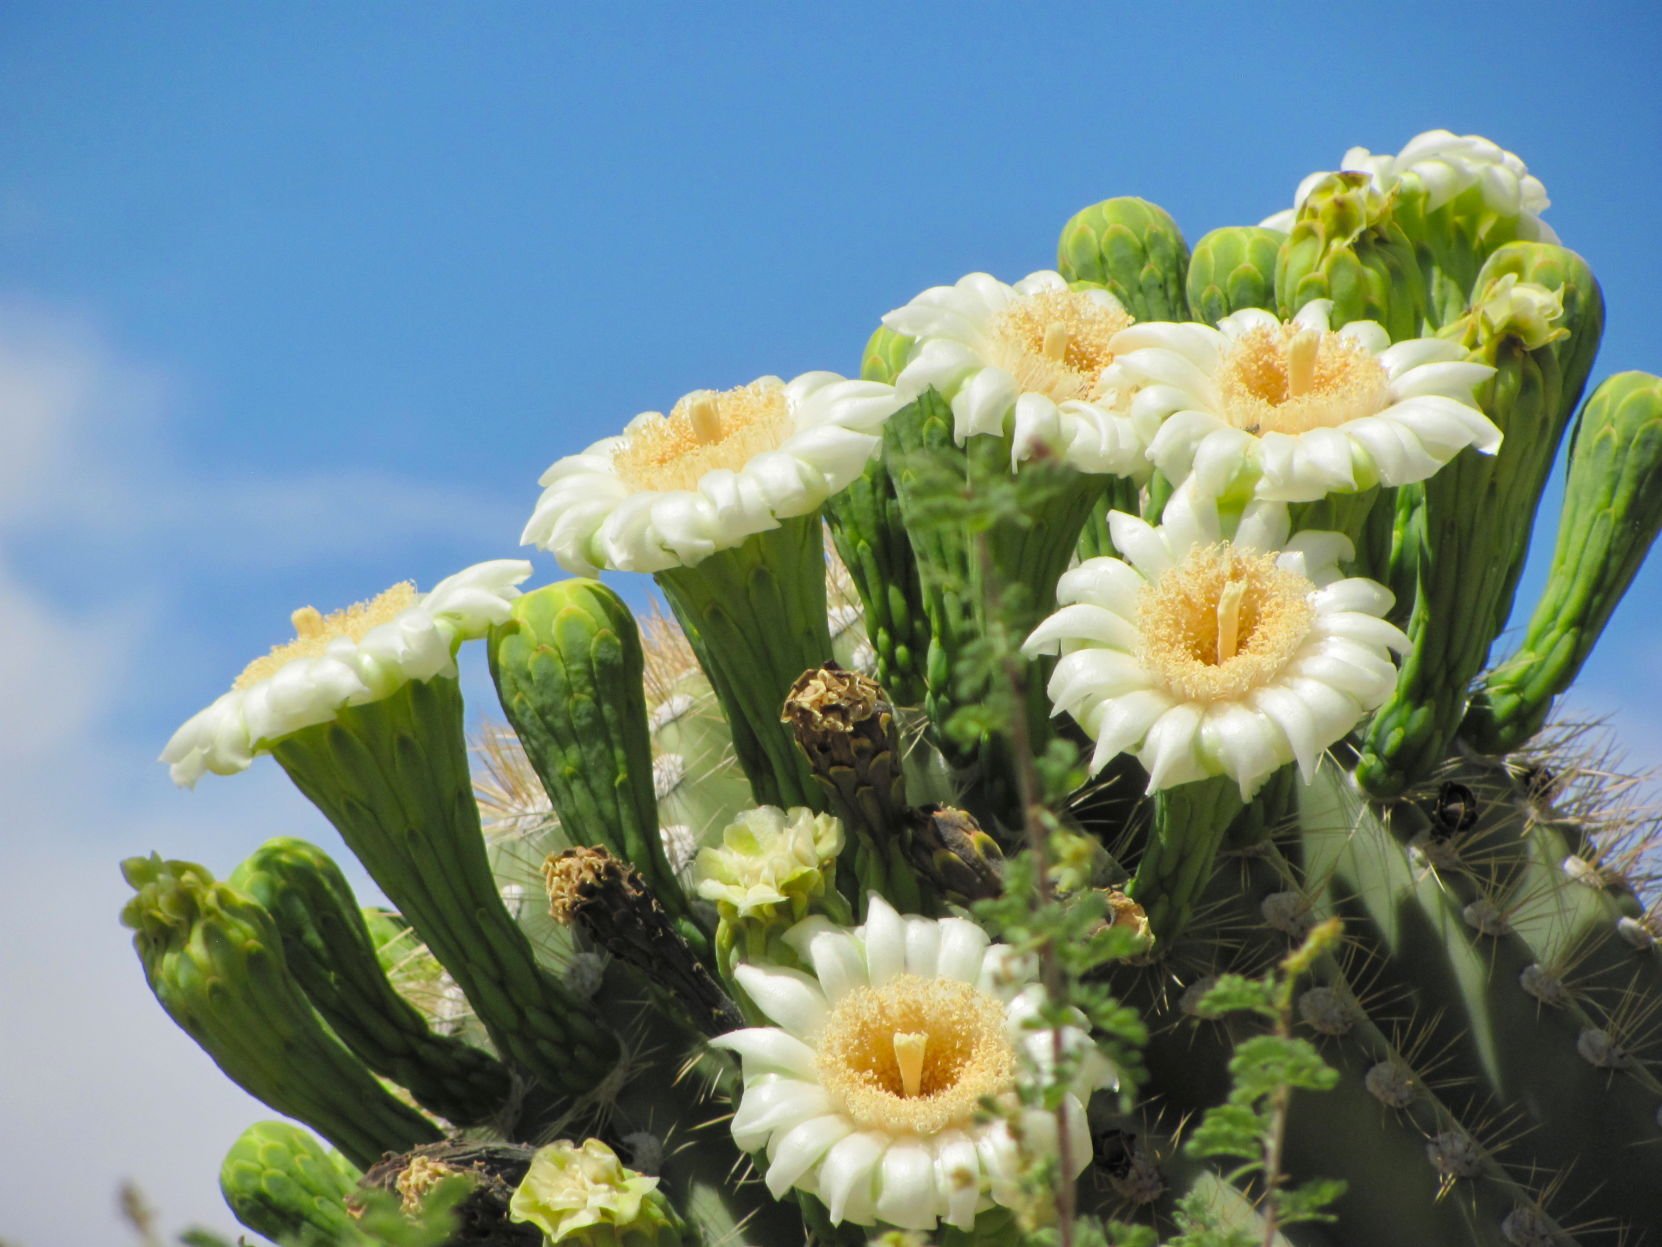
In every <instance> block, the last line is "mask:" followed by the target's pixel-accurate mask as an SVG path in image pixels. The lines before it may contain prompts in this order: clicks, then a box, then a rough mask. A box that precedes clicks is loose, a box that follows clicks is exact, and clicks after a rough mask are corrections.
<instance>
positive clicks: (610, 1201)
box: [508, 1139, 685, 1247]
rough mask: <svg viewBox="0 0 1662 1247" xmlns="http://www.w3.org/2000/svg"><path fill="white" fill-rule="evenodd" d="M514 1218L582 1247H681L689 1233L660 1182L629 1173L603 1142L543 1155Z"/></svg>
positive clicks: (556, 1147)
mask: <svg viewBox="0 0 1662 1247" xmlns="http://www.w3.org/2000/svg"><path fill="white" fill-rule="evenodd" d="M508 1215H509V1218H510V1219H511V1220H513V1221H518V1222H524V1223H527V1224H530V1225H534V1226H536V1227H537V1228H538V1229H539V1230H541V1231H542V1232H543V1234H544V1235H546V1236H547V1240H548V1242H549V1243H567V1242H569V1243H574V1244H577V1247H680V1244H681V1243H682V1241H683V1233H682V1231H683V1229H684V1228H685V1227H684V1226H683V1225H682V1223H681V1218H680V1217H678V1216H676V1215H675V1210H674V1209H673V1208H671V1207H670V1205H669V1201H668V1200H667V1199H665V1198H664V1197H663V1195H661V1194H659V1192H658V1179H657V1178H649V1177H647V1176H646V1175H645V1174H641V1173H636V1172H635V1171H634V1170H633V1169H628V1168H626V1167H625V1166H624V1164H623V1162H622V1161H620V1160H619V1159H618V1158H617V1153H615V1152H613V1151H612V1149H611V1148H609V1147H607V1146H606V1145H605V1144H604V1143H602V1142H601V1141H600V1140H599V1139H587V1140H585V1141H584V1142H583V1143H582V1144H581V1145H579V1144H576V1143H571V1142H567V1141H566V1140H564V1139H562V1140H560V1141H559V1142H557V1143H551V1144H549V1145H548V1146H547V1147H545V1148H541V1149H539V1150H538V1152H537V1154H536V1155H535V1156H533V1157H532V1158H531V1168H530V1169H529V1170H528V1171H527V1172H526V1175H525V1180H524V1181H523V1182H521V1183H520V1184H519V1189H518V1190H516V1191H515V1192H514V1196H513V1199H512V1200H511V1201H510V1202H509V1204H508Z"/></svg>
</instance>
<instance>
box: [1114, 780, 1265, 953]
mask: <svg viewBox="0 0 1662 1247" xmlns="http://www.w3.org/2000/svg"><path fill="white" fill-rule="evenodd" d="M1243 804H1244V803H1243V802H1242V800H1241V793H1240V789H1239V787H1238V786H1237V785H1236V784H1235V781H1234V780H1232V779H1229V778H1228V777H1226V776H1220V777H1217V778H1213V779H1201V780H1194V781H1193V782H1191V783H1187V784H1178V785H1177V786H1175V787H1173V788H1168V789H1166V790H1165V791H1163V792H1160V793H1157V794H1156V795H1155V798H1154V825H1153V827H1151V828H1150V830H1149V838H1148V843H1147V844H1146V845H1145V846H1144V848H1143V856H1142V860H1141V861H1139V862H1138V863H1137V873H1136V875H1135V876H1134V877H1133V879H1132V881H1131V885H1130V887H1128V888H1127V889H1126V891H1127V892H1128V893H1129V894H1130V895H1131V897H1132V898H1133V899H1134V900H1136V901H1137V903H1138V904H1140V905H1141V906H1142V907H1143V909H1144V910H1145V911H1146V912H1147V914H1148V922H1149V926H1150V927H1152V928H1153V931H1154V935H1155V938H1157V939H1160V940H1164V941H1166V942H1167V943H1170V942H1172V941H1175V940H1176V939H1177V938H1178V937H1179V936H1180V935H1182V934H1183V931H1184V929H1185V928H1186V927H1187V926H1188V925H1189V920H1190V919H1191V918H1193V916H1194V912H1195V907H1196V905H1197V904H1198V903H1199V901H1200V898H1201V894H1202V893H1203V892H1204V891H1205V890H1206V886H1207V884H1209V883H1210V882H1211V880H1212V870H1213V866H1214V864H1215V862H1216V860H1217V856H1218V850H1219V849H1220V848H1221V847H1222V846H1223V841H1224V834H1225V833H1226V832H1227V831H1228V830H1229V826H1230V824H1231V823H1233V822H1234V821H1235V819H1236V818H1237V817H1239V816H1240V813H1241V809H1242V806H1243Z"/></svg>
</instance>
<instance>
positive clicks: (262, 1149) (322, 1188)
mask: <svg viewBox="0 0 1662 1247" xmlns="http://www.w3.org/2000/svg"><path fill="white" fill-rule="evenodd" d="M358 1178H359V1174H358V1171H357V1170H356V1169H354V1168H353V1167H352V1166H351V1165H349V1164H348V1163H347V1162H346V1158H345V1157H343V1156H341V1155H340V1153H338V1152H331V1151H329V1150H328V1149H327V1148H325V1147H324V1146H323V1144H321V1143H319V1142H318V1141H317V1140H316V1139H315V1138H313V1137H312V1136H311V1135H309V1134H307V1133H306V1132H305V1131H304V1130H302V1129H300V1127H299V1126H296V1125H294V1124H293V1123H291V1122H286V1121H261V1122H255V1123H254V1124H253V1125H252V1126H250V1127H248V1129H247V1130H244V1131H243V1132H242V1134H241V1135H239V1136H238V1137H237V1141H236V1142H235V1143H233V1144H232V1145H231V1150H230V1151H229V1152H227V1153H226V1154H225V1161H224V1164H222V1165H221V1166H220V1170H219V1189H220V1193H221V1194H223V1195H224V1196H225V1203H226V1204H227V1205H228V1206H229V1207H230V1209H231V1211H232V1212H233V1213H235V1214H236V1218H237V1220H238V1221H240V1222H242V1223H243V1224H244V1225H245V1226H247V1227H248V1228H249V1229H251V1230H253V1231H254V1232H255V1233H256V1234H264V1235H265V1236H266V1237H267V1238H271V1239H275V1238H279V1237H282V1236H285V1235H286V1236H289V1237H297V1236H300V1235H302V1234H304V1233H305V1232H306V1231H307V1230H311V1231H313V1232H315V1233H321V1234H325V1235H338V1234H342V1233H345V1232H347V1231H349V1230H350V1229H351V1227H352V1224H353V1222H352V1214H351V1213H350V1212H348V1211H347V1206H346V1200H347V1197H348V1196H350V1195H351V1194H352V1193H353V1191H354V1190H356V1189H357V1185H358Z"/></svg>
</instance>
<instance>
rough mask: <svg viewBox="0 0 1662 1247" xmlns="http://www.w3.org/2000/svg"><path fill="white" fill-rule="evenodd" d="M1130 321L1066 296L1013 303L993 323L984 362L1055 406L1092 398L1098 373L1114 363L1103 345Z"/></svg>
mask: <svg viewBox="0 0 1662 1247" xmlns="http://www.w3.org/2000/svg"><path fill="white" fill-rule="evenodd" d="M1130 324H1131V317H1130V316H1128V315H1127V314H1126V313H1124V312H1121V311H1116V310H1114V309H1112V308H1106V307H1103V306H1102V304H1100V303H1098V302H1097V301H1095V300H1094V299H1091V298H1089V297H1088V296H1087V295H1085V294H1082V293H1076V292H1074V291H1071V290H1046V291H1044V292H1042V293H1040V294H1034V295H1027V296H1024V297H1023V298H1020V299H1017V300H1016V301H1015V302H1014V303H1012V304H1011V305H1010V306H1009V307H1008V308H1006V309H1005V310H1004V311H1003V312H1002V313H1000V314H999V317H998V319H997V320H996V321H995V322H994V323H993V332H992V351H991V352H990V355H989V361H990V362H991V363H993V364H996V365H997V366H998V367H1000V368H1002V369H1004V371H1006V372H1008V373H1009V374H1010V375H1011V376H1012V377H1014V378H1015V379H1016V384H1017V386H1019V387H1020V388H1021V389H1022V390H1023V391H1024V392H1029V393H1037V394H1046V395H1049V396H1050V397H1051V398H1052V399H1054V400H1055V401H1056V402H1058V403H1062V402H1067V401H1068V400H1069V399H1089V398H1094V397H1096V390H1097V382H1098V380H1099V378H1100V377H1101V375H1102V370H1103V369H1104V368H1106V367H1108V365H1109V364H1111V363H1113V362H1114V353H1113V352H1112V351H1110V350H1109V349H1108V340H1109V339H1110V338H1112V337H1113V336H1114V335H1115V334H1116V333H1118V332H1119V331H1120V330H1121V329H1124V328H1126V327H1127V326H1128V325H1130Z"/></svg>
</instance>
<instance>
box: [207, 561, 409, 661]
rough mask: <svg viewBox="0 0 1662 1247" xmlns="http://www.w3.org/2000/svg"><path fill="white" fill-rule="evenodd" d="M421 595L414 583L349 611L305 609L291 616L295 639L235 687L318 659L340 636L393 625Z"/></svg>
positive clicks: (398, 586) (274, 650)
mask: <svg viewBox="0 0 1662 1247" xmlns="http://www.w3.org/2000/svg"><path fill="white" fill-rule="evenodd" d="M419 596H420V595H419V594H417V593H416V587H415V584H414V583H413V582H412V581H408V580H406V581H404V582H403V583H402V584H396V585H394V586H393V587H392V588H390V589H388V590H387V591H386V592H385V593H382V594H380V595H379V596H378V597H373V598H371V599H370V600H369V601H367V602H357V603H355V604H353V605H351V606H348V607H347V608H346V609H345V610H338V611H331V612H330V613H329V614H327V615H325V614H323V613H321V612H320V611H319V610H318V609H317V608H316V607H315V606H302V607H301V608H300V609H299V610H297V611H295V612H294V614H292V615H290V616H289V621H290V622H291V623H292V624H293V625H294V640H292V641H289V642H287V643H286V644H283V645H277V646H273V647H272V650H271V652H270V653H269V654H266V655H265V656H264V657H261V658H256V659H255V660H254V661H253V662H251V663H249V664H248V666H246V667H245V668H243V672H242V674H241V675H239V676H238V677H237V678H236V681H235V682H234V683H233V684H232V687H233V688H247V687H248V686H249V685H251V684H258V683H259V682H260V681H261V680H266V679H269V678H270V677H272V676H274V675H276V674H277V672H278V671H279V670H281V669H282V668H283V667H286V666H288V664H289V663H291V662H293V661H295V659H297V658H318V657H321V656H322V655H323V653H324V652H325V651H326V650H327V649H328V648H329V642H331V641H333V640H334V639H335V638H336V637H345V638H346V639H347V640H349V641H357V640H361V639H362V638H363V636H364V634H365V633H367V632H369V631H370V630H371V629H374V628H378V627H380V626H381V625H382V624H384V623H387V622H389V621H390V620H392V619H394V618H396V617H397V616H398V615H400V614H401V613H403V612H404V611H406V610H408V609H409V608H410V607H412V606H414V605H415V604H416V601H417V599H418V598H419Z"/></svg>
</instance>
